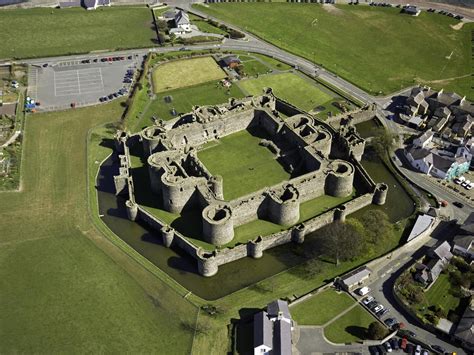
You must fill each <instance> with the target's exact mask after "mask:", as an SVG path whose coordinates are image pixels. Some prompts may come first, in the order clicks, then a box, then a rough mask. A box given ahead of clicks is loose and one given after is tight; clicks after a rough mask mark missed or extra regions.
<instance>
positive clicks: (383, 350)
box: [377, 345, 387, 355]
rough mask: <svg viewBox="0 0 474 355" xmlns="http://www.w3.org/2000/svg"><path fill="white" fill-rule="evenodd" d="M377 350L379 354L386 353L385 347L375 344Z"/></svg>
mask: <svg viewBox="0 0 474 355" xmlns="http://www.w3.org/2000/svg"><path fill="white" fill-rule="evenodd" d="M377 350H378V351H379V354H381V355H384V354H386V353H387V351H386V350H385V348H384V347H383V346H382V345H377Z"/></svg>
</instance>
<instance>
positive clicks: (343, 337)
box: [324, 305, 375, 344]
mask: <svg viewBox="0 0 474 355" xmlns="http://www.w3.org/2000/svg"><path fill="white" fill-rule="evenodd" d="M373 321H375V318H374V317H372V315H371V314H370V313H369V312H367V311H366V310H365V309H364V308H362V307H361V306H359V305H357V306H355V307H354V308H353V309H351V310H350V311H349V312H347V313H346V314H344V315H343V316H341V317H340V318H338V319H336V320H335V321H334V322H332V323H330V324H329V325H328V326H327V327H325V328H324V335H325V336H326V338H327V339H328V340H329V341H331V342H333V343H337V344H342V343H353V342H356V341H361V340H364V339H367V337H366V331H367V329H368V327H369V324H370V323H372V322H373Z"/></svg>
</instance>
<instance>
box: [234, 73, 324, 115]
mask: <svg viewBox="0 0 474 355" xmlns="http://www.w3.org/2000/svg"><path fill="white" fill-rule="evenodd" d="M238 85H239V86H240V87H241V88H242V89H243V90H244V91H245V92H247V93H248V94H250V95H261V94H262V92H263V88H265V87H269V88H272V89H273V93H274V94H275V95H276V96H278V97H280V98H282V99H284V100H286V101H288V102H290V103H292V104H293V105H295V106H296V107H298V108H300V109H302V110H305V111H311V110H312V109H314V108H316V107H317V106H319V105H322V104H326V103H328V101H331V99H333V97H332V96H331V95H330V94H329V93H328V92H327V91H323V89H320V88H318V87H317V86H316V85H314V84H313V83H312V82H311V81H310V79H306V78H302V77H300V76H299V75H296V74H293V73H281V74H269V75H263V76H259V77H258V78H256V79H248V80H242V81H240V82H239V84H238Z"/></svg>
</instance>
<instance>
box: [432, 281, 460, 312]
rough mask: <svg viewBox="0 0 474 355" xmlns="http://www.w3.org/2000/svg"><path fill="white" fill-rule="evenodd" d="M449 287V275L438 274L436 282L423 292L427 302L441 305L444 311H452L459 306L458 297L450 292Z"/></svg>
mask: <svg viewBox="0 0 474 355" xmlns="http://www.w3.org/2000/svg"><path fill="white" fill-rule="evenodd" d="M451 288H452V286H451V283H450V282H449V275H448V274H440V275H439V277H438V279H437V280H436V282H435V283H434V284H433V285H432V286H431V287H430V289H429V290H428V291H426V293H425V296H426V300H427V301H428V304H429V305H430V306H431V305H434V306H441V307H442V308H443V309H444V310H445V311H446V312H449V311H451V310H452V311H454V310H455V309H456V308H457V307H458V306H459V302H460V299H459V298H458V297H454V296H453V295H452V294H451V292H450V290H451Z"/></svg>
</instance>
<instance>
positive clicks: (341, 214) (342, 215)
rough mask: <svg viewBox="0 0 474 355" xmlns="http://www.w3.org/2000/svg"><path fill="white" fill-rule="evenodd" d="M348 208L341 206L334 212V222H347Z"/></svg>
mask: <svg viewBox="0 0 474 355" xmlns="http://www.w3.org/2000/svg"><path fill="white" fill-rule="evenodd" d="M346 214H347V210H346V206H339V207H337V208H336V209H335V210H334V221H341V222H345V221H346Z"/></svg>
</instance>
